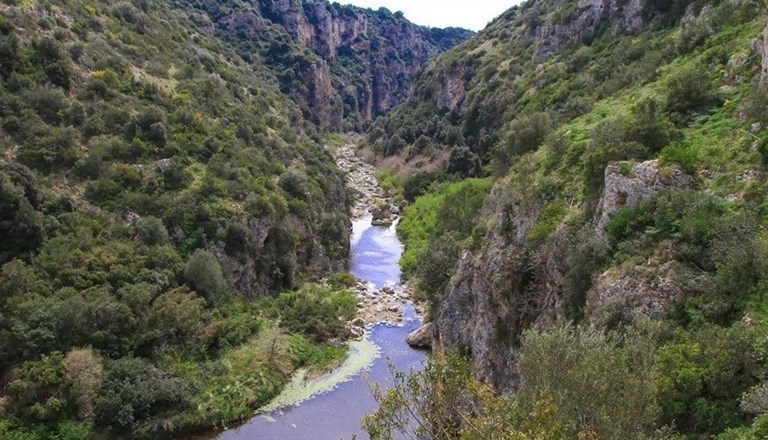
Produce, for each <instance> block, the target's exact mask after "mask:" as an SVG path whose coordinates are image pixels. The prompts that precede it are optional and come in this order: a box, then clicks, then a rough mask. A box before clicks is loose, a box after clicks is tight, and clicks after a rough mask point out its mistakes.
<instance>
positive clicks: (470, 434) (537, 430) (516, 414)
mask: <svg viewBox="0 0 768 440" xmlns="http://www.w3.org/2000/svg"><path fill="white" fill-rule="evenodd" d="M767 336H768V332H766V331H765V329H759V328H755V327H749V326H743V327H739V328H737V329H733V330H731V329H723V328H720V327H712V328H710V329H709V331H708V332H707V338H708V342H709V344H710V346H709V347H705V346H703V345H699V343H696V342H691V341H690V339H688V338H691V337H692V336H691V335H685V334H670V333H669V331H668V329H666V328H665V327H664V326H663V325H662V324H660V323H654V322H649V321H647V320H645V319H641V320H638V321H636V322H635V323H634V324H633V325H631V326H628V327H625V328H623V329H621V330H614V331H609V332H602V331H599V330H596V329H594V328H588V327H568V326H565V327H557V328H554V329H552V330H549V331H533V330H532V331H528V332H527V333H526V334H525V335H524V337H523V340H522V343H521V347H520V352H519V363H518V369H519V373H520V375H521V380H520V383H519V387H518V388H517V390H516V391H514V392H511V393H510V394H508V395H499V394H497V393H496V392H495V391H494V390H493V388H491V387H490V386H488V385H486V384H483V383H482V382H480V381H478V380H477V379H476V378H475V377H474V376H473V374H472V363H471V361H470V360H468V359H466V358H462V357H456V356H449V357H447V358H444V359H432V360H431V361H430V363H429V365H428V366H427V368H426V369H425V370H423V371H421V372H417V373H410V374H408V373H402V372H398V373H395V386H394V387H393V388H391V389H386V390H384V389H380V388H379V389H375V391H374V393H375V396H376V398H377V400H378V402H379V403H380V409H379V410H378V411H377V412H375V413H372V414H370V415H368V416H367V417H366V418H365V421H364V426H365V428H366V430H367V432H368V433H369V434H370V435H371V437H372V438H374V439H391V438H395V437H396V436H401V435H402V436H405V438H413V439H416V438H423V436H426V437H429V438H436V439H453V438H462V439H478V440H479V439H521V440H522V439H530V438H536V439H548V440H551V439H555V440H557V439H563V440H565V439H575V438H579V439H592V440H598V439H605V440H609V439H617V438H623V439H662V438H664V439H674V438H684V437H679V436H678V434H676V432H679V431H678V428H681V427H682V424H684V423H687V422H691V421H693V420H692V419H691V417H695V418H696V419H695V422H694V423H698V424H709V426H711V427H712V428H713V429H714V428H715V427H719V429H720V430H723V429H725V426H726V425H727V424H728V423H729V421H728V420H727V419H723V418H722V417H721V416H723V415H725V414H728V411H727V408H729V407H732V405H733V404H734V402H735V407H732V409H733V410H734V412H733V415H734V417H736V418H738V419H739V420H740V421H741V423H745V426H743V427H741V428H735V429H727V430H725V432H724V433H723V434H721V435H720V436H719V437H718V438H719V439H723V440H730V439H736V438H739V439H758V438H764V437H761V436H763V435H765V433H766V431H765V429H766V419H767V418H768V397H767V396H768V393H766V391H765V390H766V389H768V388H766V386H767V385H766V382H761V381H763V380H764V378H765V375H766V373H768V356H766V353H767V352H766V351H765V341H766V337H767ZM734 338H737V339H738V340H739V341H741V342H740V343H738V342H736V341H735V340H734ZM690 344H694V345H690ZM689 350H697V351H696V352H695V354H694V353H692V352H690V351H689ZM680 356H682V358H681V357H680ZM739 402H741V407H739ZM670 405H677V407H678V408H681V409H682V412H678V413H675V412H674V411H672V410H671V409H670ZM685 405H690V406H691V407H694V408H695V409H693V410H686V409H684V408H685ZM754 415H757V417H756V418H754V423H753V425H752V426H751V427H750V426H749V425H748V424H746V422H748V421H749V420H750V419H751V416H754ZM714 432H719V431H714Z"/></svg>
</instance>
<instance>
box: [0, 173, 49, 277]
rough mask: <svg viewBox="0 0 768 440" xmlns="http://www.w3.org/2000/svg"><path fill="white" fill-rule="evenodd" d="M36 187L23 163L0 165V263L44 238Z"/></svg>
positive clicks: (35, 245) (29, 248) (36, 244)
mask: <svg viewBox="0 0 768 440" xmlns="http://www.w3.org/2000/svg"><path fill="white" fill-rule="evenodd" d="M37 191H38V190H37V187H36V184H35V180H34V177H33V176H32V175H31V174H30V173H29V172H28V170H26V169H25V168H24V167H21V166H18V167H14V166H6V167H0V235H2V236H3V237H4V238H3V240H2V242H0V263H3V262H5V261H7V260H10V259H11V258H13V257H15V256H17V255H19V254H21V253H23V252H26V251H29V250H33V249H35V248H37V247H38V246H39V245H40V244H41V243H42V241H43V239H44V238H45V227H44V225H43V215H42V213H40V212H39V211H38V210H36V208H37V207H39V205H40V198H39V195H38V192H37Z"/></svg>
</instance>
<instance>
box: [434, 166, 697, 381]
mask: <svg viewBox="0 0 768 440" xmlns="http://www.w3.org/2000/svg"><path fill="white" fill-rule="evenodd" d="M622 171H624V172H622ZM605 174H606V185H605V188H604V190H603V194H602V197H601V202H600V208H599V210H598V211H597V213H596V214H595V220H594V221H595V223H596V225H597V226H596V227H597V228H598V229H599V230H600V231H603V230H604V229H603V228H604V226H605V224H606V223H607V221H608V219H609V217H610V215H611V214H612V213H614V212H616V210H617V209H619V208H620V207H621V206H622V205H624V204H636V203H639V202H640V201H641V200H642V199H644V198H647V197H651V196H653V195H654V194H656V193H658V192H659V191H662V190H663V189H666V188H683V187H685V186H687V185H690V184H691V183H692V178H691V177H690V176H687V175H685V174H684V173H682V172H681V171H680V170H679V169H678V168H667V169H661V168H660V166H659V164H658V163H657V162H656V161H648V162H642V163H637V164H625V165H622V164H618V163H617V164H611V165H609V166H608V167H607V169H606V171H605ZM544 206H546V203H545V201H543V200H530V199H529V198H526V196H523V195H519V194H516V193H515V191H514V190H513V189H511V188H508V187H506V186H505V183H503V182H500V183H498V184H497V186H496V187H495V188H494V189H493V191H492V192H491V195H490V196H489V197H488V200H487V201H486V206H485V207H484V209H483V213H482V214H481V218H489V219H493V221H492V224H489V225H487V226H488V233H487V234H486V236H485V239H484V243H485V245H484V246H483V247H482V249H481V250H479V251H477V252H475V253H474V254H473V253H472V252H469V251H467V252H465V253H464V255H463V256H462V257H461V260H460V262H459V265H458V270H457V272H456V274H455V275H454V276H453V278H452V279H451V281H450V283H449V285H448V287H447V288H446V291H445V293H444V296H443V299H442V301H441V303H440V307H439V310H438V312H437V315H436V319H435V330H434V333H435V344H436V345H435V348H436V349H437V350H439V351H446V352H458V353H466V354H471V356H472V359H473V362H474V372H475V375H476V376H477V377H478V378H480V379H481V380H484V381H487V382H488V383H490V384H492V385H494V386H495V387H496V388H498V389H508V388H510V387H514V386H515V384H516V383H517V380H518V377H517V372H516V362H517V346H518V345H517V344H518V343H519V338H520V336H521V335H522V333H523V332H524V331H525V330H527V329H529V328H538V329H546V328H550V327H552V326H553V325H555V324H556V323H558V322H563V321H564V320H565V304H564V301H565V296H564V295H565V293H564V292H565V287H566V286H565V283H567V282H568V281H567V278H566V274H567V273H568V271H569V269H570V266H569V265H570V264H572V263H571V262H569V259H568V256H569V252H571V250H572V249H574V248H575V246H578V244H579V241H580V240H583V239H584V237H582V236H578V235H574V234H573V233H572V232H568V231H566V230H565V229H564V228H562V227H561V228H559V229H557V230H556V231H554V232H553V233H552V234H550V235H549V236H548V237H547V239H546V241H545V242H544V243H542V244H540V245H537V246H531V245H530V243H529V239H528V234H529V232H530V231H531V228H532V227H533V226H534V225H535V224H536V223H537V222H538V220H539V217H540V215H541V212H542V210H543V208H544ZM586 232H588V235H589V236H590V237H591V239H593V240H595V241H597V242H599V243H602V242H603V241H605V240H606V239H605V237H604V236H603V237H601V236H597V234H594V233H593V232H591V226H590V227H589V229H588V230H587V231H586ZM603 246H605V245H603ZM669 261H670V259H669V258H666V257H665V256H664V255H660V256H659V257H658V258H655V259H654V260H653V261H651V262H649V263H648V265H649V270H648V271H645V272H639V271H636V270H630V268H623V267H617V268H612V269H609V270H608V271H606V272H605V273H603V274H601V275H599V276H598V277H597V279H596V280H595V283H594V287H593V289H592V290H591V292H590V293H589V295H588V298H587V319H588V320H589V321H590V322H594V323H602V322H607V321H610V320H611V319H614V318H615V315H616V313H619V312H624V311H631V312H632V313H638V312H639V313H643V314H645V315H648V316H650V317H659V316H662V315H663V314H664V313H666V312H667V311H669V310H670V309H671V307H673V306H674V305H675V303H676V302H677V301H679V300H680V299H681V298H683V297H685V295H686V294H687V292H688V291H690V290H691V289H690V286H683V285H682V284H681V282H680V281H679V280H678V279H677V278H676V277H675V271H674V270H673V269H674V267H673V265H671V264H670V263H668V262H669ZM651 266H652V269H651V268H650V267H651Z"/></svg>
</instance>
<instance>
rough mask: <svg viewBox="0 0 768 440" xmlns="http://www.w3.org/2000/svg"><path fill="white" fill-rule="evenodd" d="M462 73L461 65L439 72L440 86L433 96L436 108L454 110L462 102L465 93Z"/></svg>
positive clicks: (465, 88)
mask: <svg viewBox="0 0 768 440" xmlns="http://www.w3.org/2000/svg"><path fill="white" fill-rule="evenodd" d="M464 73H465V71H464V69H463V68H461V67H455V68H452V69H448V70H445V71H442V72H440V84H441V87H440V88H439V89H437V91H436V92H435V96H434V99H435V102H437V107H438V108H440V109H442V110H446V109H447V110H454V109H456V108H458V107H459V105H460V104H463V103H464V98H465V96H466V94H467V87H466V84H465V79H464Z"/></svg>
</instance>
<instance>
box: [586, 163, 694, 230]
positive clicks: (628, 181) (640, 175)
mask: <svg viewBox="0 0 768 440" xmlns="http://www.w3.org/2000/svg"><path fill="white" fill-rule="evenodd" d="M691 183H693V178H692V177H691V176H689V175H687V174H685V173H683V172H682V170H680V168H679V167H671V168H669V169H668V172H665V173H662V171H661V168H660V167H659V162H658V161H657V160H651V161H646V162H641V163H635V164H630V163H628V162H623V163H612V164H609V165H608V167H607V168H606V169H605V187H604V189H603V194H602V197H601V198H600V203H599V205H598V212H599V213H600V215H599V217H598V221H597V232H598V233H603V232H604V230H605V225H607V224H608V221H609V220H610V217H611V215H612V214H613V213H615V212H616V211H617V210H618V209H619V208H620V207H622V206H624V205H627V206H636V205H637V204H638V203H640V201H641V200H643V199H646V198H648V197H650V196H652V195H653V194H656V193H658V192H659V191H661V190H663V189H666V188H685V187H687V186H690V185H691Z"/></svg>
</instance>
